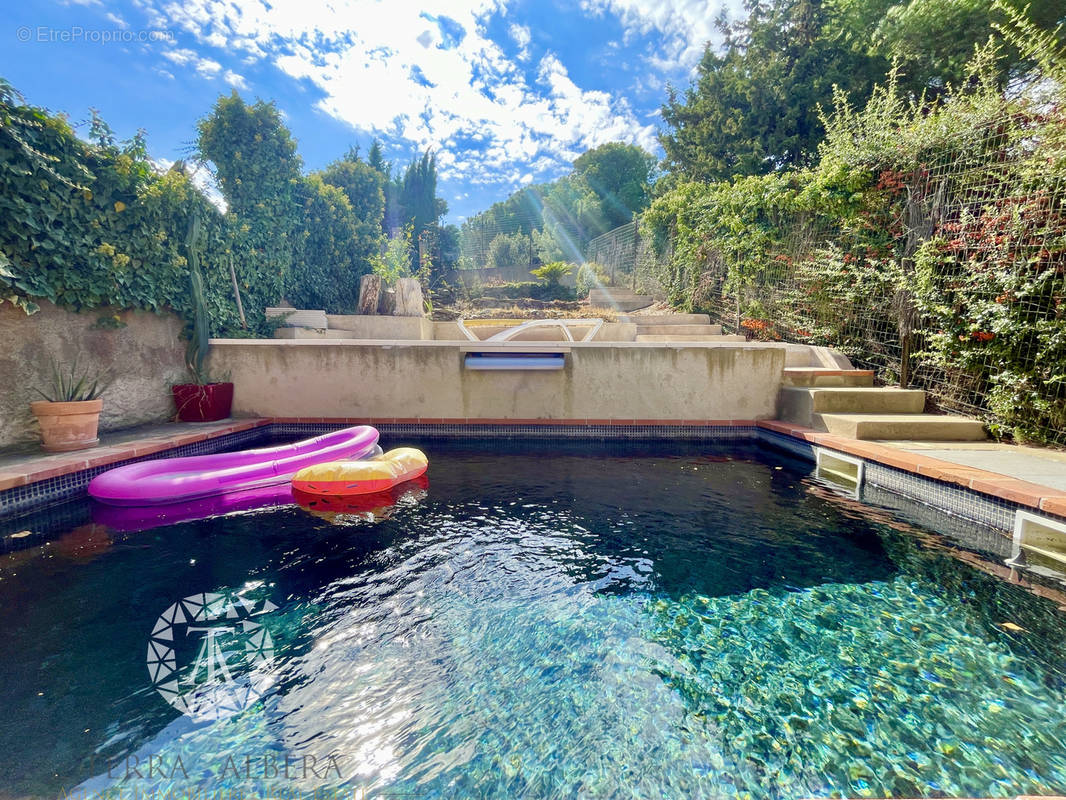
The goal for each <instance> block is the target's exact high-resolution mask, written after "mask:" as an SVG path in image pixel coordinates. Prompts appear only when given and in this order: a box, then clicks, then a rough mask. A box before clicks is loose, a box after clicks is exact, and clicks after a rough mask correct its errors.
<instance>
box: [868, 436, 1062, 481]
mask: <svg viewBox="0 0 1066 800" xmlns="http://www.w3.org/2000/svg"><path fill="white" fill-rule="evenodd" d="M882 444H887V445H891V446H892V447H898V448H900V449H901V450H906V451H908V452H911V453H921V454H922V455H925V456H929V457H931V458H938V459H940V460H941V461H950V462H951V463H953V464H961V465H962V466H965V467H973V468H975V469H983V470H987V471H988V472H998V473H999V474H1000V475H1010V476H1011V477H1014V478H1018V479H1020V480H1023V481H1029V482H1030V483H1037V484H1040V485H1041V486H1049V487H1051V488H1052V489H1060V490H1062V491H1064V492H1066V451H1062V450H1044V449H1041V448H1038V447H1024V446H1019V445H1010V444H999V443H997V442H882Z"/></svg>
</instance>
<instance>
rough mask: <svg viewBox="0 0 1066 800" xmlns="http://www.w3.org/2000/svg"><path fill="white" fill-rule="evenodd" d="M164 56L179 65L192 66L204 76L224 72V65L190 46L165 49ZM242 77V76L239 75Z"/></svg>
mask: <svg viewBox="0 0 1066 800" xmlns="http://www.w3.org/2000/svg"><path fill="white" fill-rule="evenodd" d="M163 58H165V59H167V60H168V61H173V62H174V63H175V64H177V65H178V66H179V67H186V66H188V67H192V68H193V69H194V70H196V72H197V73H198V74H199V75H200V76H201V77H203V78H213V77H215V76H216V75H218V74H219V73H220V72H222V65H221V64H219V63H218V62H217V61H215V60H214V59H213V58H203V57H201V56H199V55H198V54H197V53H195V52H194V51H192V50H189V49H188V48H184V47H182V48H176V49H174V50H165V51H164V52H163ZM237 77H240V76H237Z"/></svg>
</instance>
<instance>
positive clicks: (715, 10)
mask: <svg viewBox="0 0 1066 800" xmlns="http://www.w3.org/2000/svg"><path fill="white" fill-rule="evenodd" d="M581 8H582V9H583V10H585V11H587V12H590V13H593V14H604V13H607V12H610V13H612V14H614V15H616V16H617V17H618V18H619V20H620V21H621V22H622V25H623V26H624V27H625V30H626V34H625V35H626V39H630V38H631V37H632V36H633V35H635V34H647V33H650V32H652V31H658V32H659V33H660V34H662V35H663V36H664V37H665V39H666V41H665V52H663V53H662V54H659V55H656V56H653V57H652V58H651V59H650V61H651V63H652V65H653V66H654V67H655V68H656V69H663V70H671V69H672V70H677V69H678V68H683V69H685V70H689V69H691V68H692V67H694V66H695V65H696V63H697V62H698V61H699V60H700V56H702V55H703V50H704V47H705V46H706V45H707V43H708V42H719V41H720V40H721V34H719V32H718V30H717V29H716V28H715V25H714V21H715V19H716V18H717V17H718V15H719V14H720V13H721V12H722V11H723V10H725V11H726V13H727V14H729V15H730V16H731V17H734V18H735V17H738V16H741V14H742V13H743V3H742V2H741V0H710V2H708V1H707V0H581Z"/></svg>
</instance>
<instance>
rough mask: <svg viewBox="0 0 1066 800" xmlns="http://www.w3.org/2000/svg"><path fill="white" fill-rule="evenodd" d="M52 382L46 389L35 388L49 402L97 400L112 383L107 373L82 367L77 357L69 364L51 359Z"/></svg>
mask: <svg viewBox="0 0 1066 800" xmlns="http://www.w3.org/2000/svg"><path fill="white" fill-rule="evenodd" d="M51 376H52V379H51V383H50V384H49V385H48V387H47V388H45V389H43V390H42V389H34V391H35V392H37V394H39V395H40V396H41V397H42V398H43V399H45V400H47V401H48V402H49V403H80V402H84V401H86V400H95V399H96V398H98V397H99V396H100V395H102V394H103V393H104V392H105V391H107V387H108V386H110V385H111V380H110V378H109V377H108V376H107V375H104V374H97V373H95V372H93V371H91V370H89V369H80V368H79V367H78V360H77V359H76V358H75V359H74V360H73V361H71V362H70V364H69V365H68V366H63V365H62V364H60V363H59V362H58V361H56V360H55V359H52V361H51Z"/></svg>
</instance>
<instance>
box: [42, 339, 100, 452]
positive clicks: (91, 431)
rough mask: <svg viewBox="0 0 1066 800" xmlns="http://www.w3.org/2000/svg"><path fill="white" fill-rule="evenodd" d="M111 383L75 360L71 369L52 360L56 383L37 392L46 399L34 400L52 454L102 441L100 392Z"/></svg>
mask: <svg viewBox="0 0 1066 800" xmlns="http://www.w3.org/2000/svg"><path fill="white" fill-rule="evenodd" d="M107 385H108V382H107V381H106V379H105V378H103V377H101V376H96V377H94V376H93V375H92V373H91V372H90V371H89V370H79V369H78V362H77V359H75V360H74V361H73V362H71V365H70V367H69V368H68V369H63V368H62V367H60V366H59V364H58V363H57V362H55V361H54V360H53V361H52V384H51V386H49V387H48V389H47V390H46V391H42V390H41V389H36V390H35V391H36V392H37V394H39V395H40V396H41V397H43V398H44V400H38V401H36V402H34V403H30V410H31V411H32V412H33V414H34V416H35V417H37V422H38V424H39V425H40V426H41V439H42V447H43V448H44V449H45V450H47V451H48V452H50V453H65V452H68V451H70V450H84V449H85V448H87V447H93V446H95V445H97V444H99V442H100V439H99V438H98V436H97V431H98V430H99V427H100V411H101V410H102V409H103V407H104V402H103V400H101V399H100V395H101V394H103V392H104V390H105V389H106V388H107Z"/></svg>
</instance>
